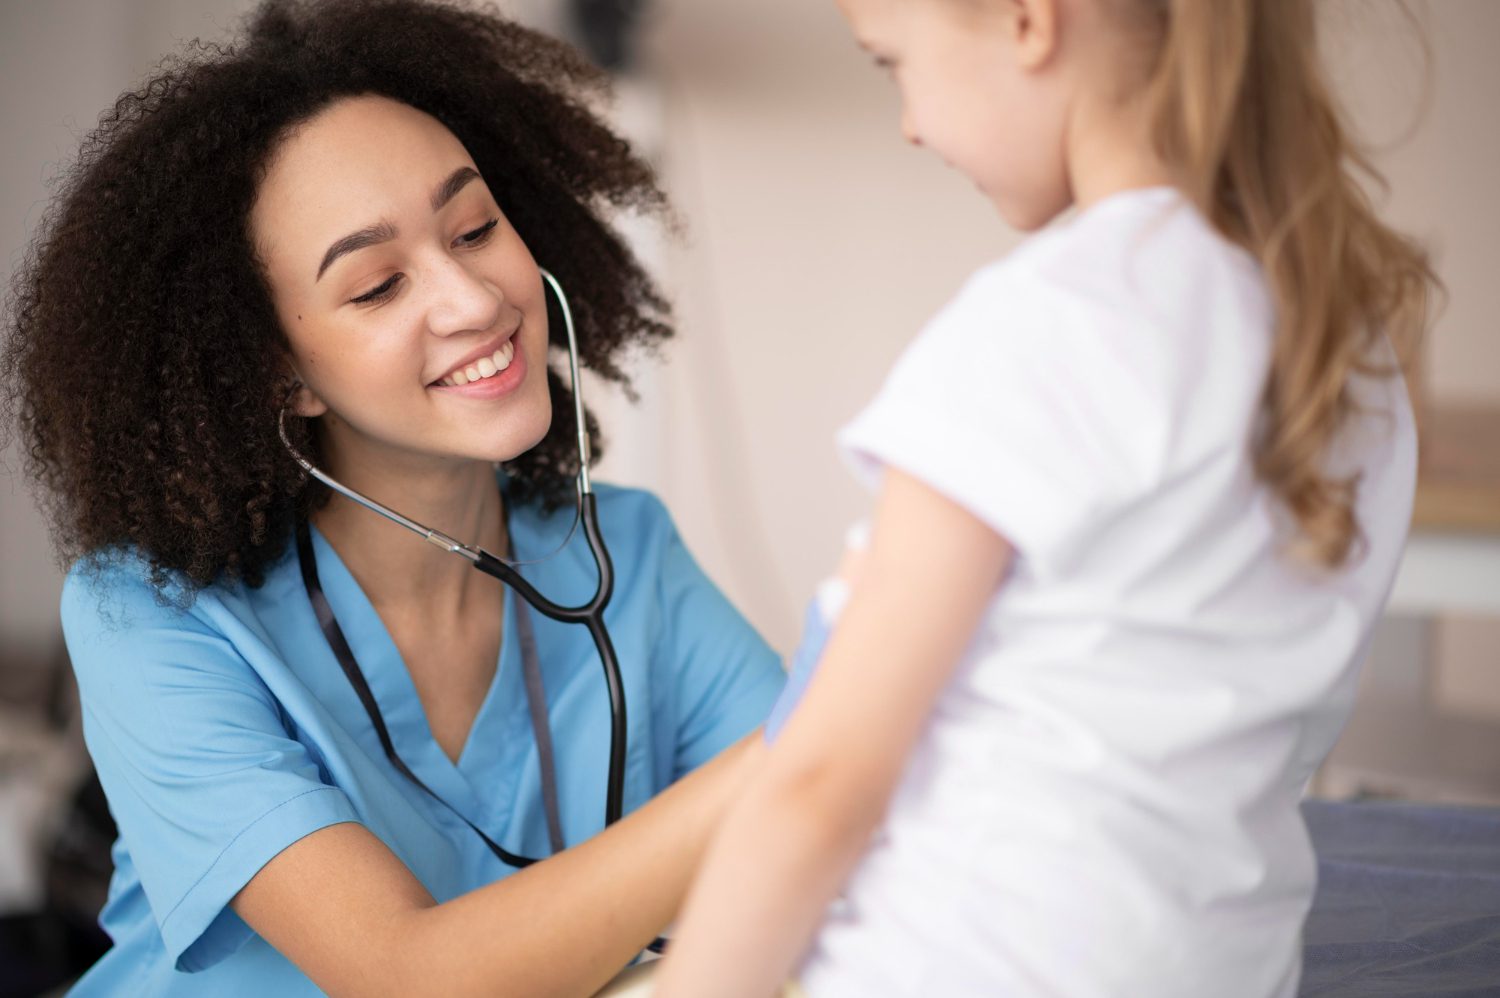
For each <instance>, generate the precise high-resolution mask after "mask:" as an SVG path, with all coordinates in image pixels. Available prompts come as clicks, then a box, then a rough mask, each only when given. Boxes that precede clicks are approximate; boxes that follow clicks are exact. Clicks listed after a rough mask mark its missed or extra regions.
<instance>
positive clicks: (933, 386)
mask: <svg viewBox="0 0 1500 998" xmlns="http://www.w3.org/2000/svg"><path fill="white" fill-rule="evenodd" d="M1118 332H1120V330H1117V329H1113V328H1110V327H1109V325H1108V321H1107V319H1101V316H1100V315H1099V312H1098V310H1096V309H1091V308H1089V307H1088V306H1087V304H1086V303H1085V304H1080V303H1077V302H1074V301H1070V300H1069V299H1068V297H1067V295H1065V294H1062V293H1059V292H1057V291H1055V290H1052V289H1049V288H1048V287H1046V286H1045V284H1044V283H1042V282H1039V281H1036V280H1030V281H1028V280H1024V279H1018V278H1017V277H1016V276H1015V275H1013V274H1012V273H1010V272H1009V271H1007V270H1005V269H1003V267H1002V268H991V269H990V270H988V271H981V272H980V273H979V274H977V275H976V276H975V277H973V278H971V279H970V281H969V282H968V283H967V284H966V285H965V287H964V288H963V290H962V291H961V292H960V293H959V295H958V296H957V297H956V298H955V299H954V300H953V301H952V302H951V303H949V304H948V305H947V306H946V307H945V308H944V309H943V310H942V311H940V312H939V313H938V314H937V315H936V316H935V317H934V318H933V319H932V320H931V321H930V322H929V323H928V324H927V326H926V327H924V328H923V330H922V331H921V332H920V333H919V334H918V336H917V338H916V339H915V340H914V341H913V342H912V344H911V345H910V346H909V347H908V348H907V350H906V351H905V352H904V353H903V355H902V356H901V357H900V359H899V360H898V361H897V363H896V365H895V367H894V368H893V369H892V371H891V373H890V374H889V375H888V377H887V379H886V381H885V383H884V385H883V386H882V387H881V389H880V391H879V392H878V393H877V395H876V397H875V399H874V400H873V401H872V402H871V403H870V404H869V405H868V406H867V407H866V408H865V409H864V410H863V411H862V412H860V413H859V414H858V415H857V416H856V417H855V419H854V420H853V421H852V422H851V423H850V424H848V425H847V426H845V427H844V428H843V430H841V431H840V433H839V435H838V443H839V447H840V450H841V452H842V454H843V455H844V456H845V457H846V458H847V459H848V461H849V462H850V464H851V465H852V466H853V468H854V470H855V472H856V474H857V475H859V476H860V477H861V478H862V479H863V480H864V481H865V482H866V484H867V485H869V486H871V487H874V486H875V485H876V484H878V479H879V476H880V474H881V472H882V470H883V469H884V468H886V467H894V468H898V469H900V470H902V471H904V472H906V473H907V474H910V475H912V476H913V477H915V478H917V479H919V480H921V481H923V482H924V483H926V484H927V485H929V486H930V487H932V488H933V489H935V490H936V491H938V492H940V493H942V494H944V495H946V496H947V497H949V498H950V499H952V500H954V501H955V502H957V503H959V504H960V505H961V506H963V507H964V508H966V509H967V510H969V511H970V512H971V513H973V514H974V515H975V516H977V517H978V518H979V519H981V520H983V521H984V522H985V523H987V524H988V525H989V526H990V527H992V528H993V529H994V530H995V531H996V532H998V533H999V534H1000V535H1002V536H1003V537H1005V538H1006V540H1007V541H1008V542H1009V543H1010V544H1011V545H1012V546H1013V547H1014V548H1015V549H1016V551H1017V553H1018V556H1019V557H1020V558H1022V559H1024V560H1025V561H1027V562H1029V563H1030V564H1031V565H1032V566H1033V567H1034V568H1035V569H1036V570H1038V571H1040V572H1044V573H1045V572H1046V571H1048V570H1049V569H1052V568H1056V567H1058V566H1060V565H1061V564H1062V563H1063V562H1065V561H1066V560H1067V559H1068V557H1069V556H1070V555H1071V554H1072V553H1073V552H1075V551H1077V550H1078V546H1079V545H1080V544H1082V543H1084V542H1085V541H1086V540H1087V539H1088V536H1089V533H1090V532H1091V531H1092V530H1094V529H1096V528H1097V526H1099V525H1101V524H1102V523H1103V522H1104V521H1105V520H1107V518H1108V514H1109V512H1110V510H1111V508H1117V507H1118V506H1119V504H1121V503H1122V502H1125V501H1127V500H1128V496H1129V495H1131V494H1132V493H1133V492H1136V491H1138V490H1139V489H1140V488H1141V485H1142V483H1143V482H1144V481H1145V480H1146V479H1148V478H1149V477H1150V476H1151V475H1152V473H1153V472H1152V467H1151V466H1152V465H1153V462H1155V461H1156V460H1157V459H1156V458H1155V457H1154V454H1155V452H1156V450H1157V448H1159V446H1160V441H1161V438H1162V434H1163V432H1164V430H1165V427H1164V426H1163V423H1162V407H1161V405H1160V402H1159V400H1158V399H1157V398H1155V397H1153V392H1152V390H1151V389H1150V388H1149V387H1148V386H1149V385H1151V384H1152V383H1153V381H1156V380H1159V371H1156V370H1154V368H1155V367H1156V366H1157V365H1156V359H1155V358H1154V357H1153V356H1151V354H1150V352H1149V351H1145V352H1142V351H1141V350H1140V349H1139V343H1138V342H1137V343H1134V344H1132V343H1131V342H1129V338H1128V337H1126V336H1116V335H1115V334H1116V333H1118Z"/></svg>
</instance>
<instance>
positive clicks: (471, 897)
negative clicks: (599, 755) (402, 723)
mask: <svg viewBox="0 0 1500 998" xmlns="http://www.w3.org/2000/svg"><path fill="white" fill-rule="evenodd" d="M759 745H760V734H759V732H756V733H755V734H752V735H750V736H748V737H747V738H746V739H744V740H743V741H741V742H740V743H739V744H738V745H735V746H733V747H731V748H730V749H728V750H726V751H725V752H724V753H722V754H721V755H720V756H719V757H718V758H716V759H714V760H713V761H712V762H709V763H707V764H706V765H704V766H702V767H700V768H699V769H698V770H696V771H695V772H693V773H691V774H689V775H688V776H686V777H684V778H683V779H681V780H679V781H678V782H677V783H675V784H673V785H672V786H671V787H668V788H667V789H666V790H665V791H663V792H662V793H661V794H659V795H658V796H657V797H656V798H655V799H653V800H652V801H651V802H649V803H648V804H646V805H645V806H644V807H642V808H640V809H639V810H638V811H636V812H634V813H632V814H630V815H628V816H626V817H625V818H624V819H622V820H621V821H619V822H617V823H616V824H614V825H612V826H610V827H609V828H608V829H605V830H604V831H603V832H601V833H599V834H598V835H596V836H595V837H594V838H592V839H590V840H588V841H587V842H583V843H580V844H579V845H577V846H574V847H573V848H571V849H568V850H566V851H565V852H562V853H560V854H558V855H556V856H553V857H551V858H549V859H546V860H543V861H542V862H540V863H537V864H535V865H533V866H530V867H527V868H526V869H524V870H520V871H518V872H516V873H515V874H513V875H511V876H510V877H507V878H505V879H503V880H499V881H496V882H494V883H492V884H488V885H486V886H484V887H481V888H479V889H477V890H474V891H470V892H469V893H467V894H464V895H462V896H461V897H458V898H454V899H453V900H450V901H447V902H446V903H443V904H437V903H436V902H435V901H434V900H433V898H432V897H431V895H430V894H429V893H428V892H427V890H426V889H425V888H424V887H423V886H422V884H421V883H420V882H419V881H418V880H417V879H416V877H415V876H413V875H412V873H411V871H410V870H409V869H407V867H406V866H405V865H404V864H403V863H402V862H401V860H400V859H399V858H398V857H397V856H396V855H395V854H394V853H392V852H391V851H390V849H388V848H387V847H386V846H385V845H384V843H382V842H381V841H380V840H379V839H377V838H376V837H375V836H374V835H373V834H372V833H371V832H370V831H369V830H368V829H366V828H365V827H363V826H362V825H358V824H353V823H345V824H340V825H332V826H329V827H327V828H324V829H322V830H320V831H317V832H314V833H312V834H311V835H308V836H305V837H304V838H303V839H301V840H299V841H298V842H295V843H293V844H292V845H291V846H289V847H287V848H286V849H285V850H283V851H282V852H281V853H280V854H278V855H277V856H276V857H274V858H273V859H272V860H271V861H270V862H269V863H267V864H266V865H265V866H264V867H262V868H261V870H260V872H258V873H257V874H256V875H255V877H253V878H252V879H251V881H250V883H249V884H247V885H246V886H245V888H244V889H243V890H241V891H240V893H239V894H238V895H237V896H236V897H235V899H234V900H233V902H232V904H233V907H234V910H235V911H236V912H238V913H239V915H240V916H241V917H242V918H243V919H244V920H245V921H246V922H247V923H248V924H249V925H250V927H251V928H252V929H254V930H255V931H256V932H257V933H259V934H260V935H261V936H262V937H264V938H265V939H266V941H267V942H269V943H270V944H271V945H272V946H274V947H275V948H276V949H277V950H279V951H280V952H281V953H282V954H283V955H284V956H286V957H287V958H288V959H289V960H291V961H292V962H293V963H294V964H296V965H297V967H298V968H299V969H301V970H302V971H303V972H304V973H305V974H307V975H308V977H310V978H311V979H312V980H313V982H314V983H315V984H317V985H318V987H320V988H321V989H323V990H324V991H326V992H329V993H331V994H338V995H401V996H405V995H409V994H443V995H470V994H472V995H495V994H500V993H503V994H506V995H516V996H552V995H564V996H576V998H582V996H586V995H591V994H593V993H594V992H595V991H596V990H598V989H599V988H600V987H601V986H602V985H603V984H604V983H605V982H607V981H608V980H609V979H610V977H612V976H613V975H615V974H616V973H618V972H619V970H620V969H621V968H622V967H624V966H625V964H627V963H628V962H629V961H630V959H631V958H632V957H634V956H635V954H636V953H637V952H639V951H640V949H641V947H643V946H645V945H646V944H647V943H649V942H650V941H651V939H652V938H653V937H654V936H655V935H656V934H657V933H659V932H660V931H661V930H662V928H663V927H664V926H666V925H667V923H668V922H669V921H671V919H672V917H673V916H674V915H675V914H676V912H677V909H678V907H679V906H680V905H681V902H682V898H683V895H684V893H685V891H686V888H687V884H688V881H689V878H690V876H691V874H692V872H693V869H694V868H695V866H696V865H697V863H698V861H699V859H700V857H701V855H702V853H703V850H704V847H705V844H706V843H707V841H708V838H709V836H710V835H711V833H712V830H713V828H714V827H715V826H716V825H717V823H718V821H719V819H720V818H721V817H722V815H723V813H724V811H725V810H726V808H727V807H728V805H729V802H730V801H731V800H733V799H734V797H735V795H736V794H737V793H738V792H739V790H740V787H741V785H742V783H743V776H744V773H745V771H746V767H747V766H749V765H751V763H752V760H751V756H752V755H753V754H754V753H756V752H758V751H759Z"/></svg>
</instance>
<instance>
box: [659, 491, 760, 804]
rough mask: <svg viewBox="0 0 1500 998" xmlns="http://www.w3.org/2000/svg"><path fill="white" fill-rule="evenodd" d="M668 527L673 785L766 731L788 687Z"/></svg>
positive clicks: (665, 603) (665, 585)
mask: <svg viewBox="0 0 1500 998" xmlns="http://www.w3.org/2000/svg"><path fill="white" fill-rule="evenodd" d="M652 502H653V503H656V505H657V506H658V508H659V510H660V515H661V517H662V519H663V521H664V522H665V525H666V530H665V532H664V538H665V540H664V544H665V550H664V551H663V555H662V571H661V580H660V585H661V601H662V607H663V624H664V626H663V629H662V637H661V640H662V642H663V645H664V648H663V654H664V657H665V659H666V661H667V662H668V663H669V664H670V667H671V668H672V670H673V672H674V684H673V686H674V696H675V700H676V711H675V714H676V718H677V751H676V758H675V760H674V765H673V769H674V772H673V774H672V776H673V779H676V778H677V777H679V776H682V775H683V774H685V773H688V772H691V771H692V770H694V769H696V768H697V767H699V766H701V765H703V764H704V763H705V762H708V761H709V760H710V759H712V758H713V757H714V756H716V755H718V754H719V753H720V752H722V751H723V750H724V749H726V748H728V747H729V746H730V745H732V744H734V743H735V742H736V741H738V740H739V739H740V738H742V737H744V736H745V735H747V734H749V733H750V732H751V731H754V730H755V729H756V728H757V727H759V726H760V725H762V724H764V723H765V721H766V717H767V716H768V715H769V714H770V712H771V706H772V704H774V703H775V701H776V696H777V694H778V693H779V692H780V691H781V687H782V684H783V683H784V682H785V681H786V673H785V672H784V671H783V670H782V667H781V659H780V657H779V656H778V655H777V654H776V652H775V651H774V650H772V648H771V646H770V645H768V644H766V642H765V639H763V638H762V637H761V636H760V634H759V633H757V632H756V630H755V628H754V627H752V626H751V625H750V622H749V621H747V620H746V619H745V618H744V617H743V616H742V615H741V614H740V612H739V611H738V610H736V609H735V608H734V606H733V605H732V604H731V603H730V602H729V600H728V599H727V598H726V597H725V596H724V594H723V593H722V592H720V591H719V589H718V587H717V586H715V585H714V584H713V582H712V581H711V580H710V579H709V578H708V576H707V575H706V574H704V572H703V569H702V568H700V567H699V566H698V563H697V561H696V560H695V559H694V558H693V556H692V553H691V552H689V551H688V548H687V545H686V544H685V543H684V542H683V540H682V536H681V535H680V534H679V533H678V532H677V528H676V526H675V525H674V524H673V523H672V522H671V517H670V515H669V514H668V513H667V511H666V509H665V508H664V507H661V506H660V503H659V502H658V501H657V500H655V499H653V500H652Z"/></svg>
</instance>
